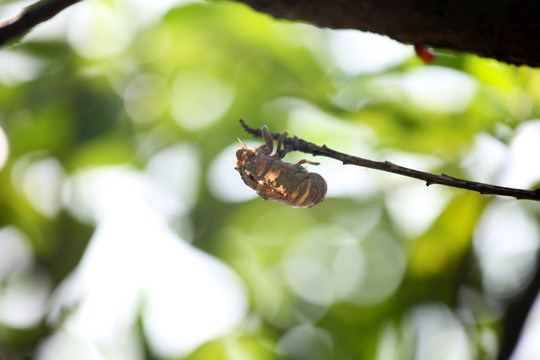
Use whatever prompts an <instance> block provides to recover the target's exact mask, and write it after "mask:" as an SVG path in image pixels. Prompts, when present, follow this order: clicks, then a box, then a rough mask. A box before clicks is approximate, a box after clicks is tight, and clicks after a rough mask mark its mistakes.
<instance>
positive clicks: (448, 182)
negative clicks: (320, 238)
mask: <svg viewBox="0 0 540 360" xmlns="http://www.w3.org/2000/svg"><path fill="white" fill-rule="evenodd" d="M240 123H241V124H242V127H243V128H244V130H246V132H248V133H249V134H251V135H253V136H254V137H258V138H260V137H262V133H261V129H253V128H251V127H249V126H248V125H247V124H246V123H245V122H244V121H243V120H242V119H240ZM270 135H271V136H272V138H273V139H277V138H278V136H279V135H280V134H278V133H273V132H271V133H270ZM284 145H285V148H286V149H287V151H301V152H304V153H308V154H312V155H315V156H326V157H329V158H332V159H336V160H339V161H341V162H342V163H343V165H347V164H349V165H357V166H362V167H366V168H370V169H376V170H382V171H386V172H391V173H394V174H399V175H403V176H407V177H411V178H414V179H419V180H423V181H425V182H426V186H429V185H432V184H439V185H445V186H451V187H455V188H461V189H466V190H472V191H477V192H479V193H480V194H483V195H501V196H512V197H515V198H516V199H528V200H537V201H539V200H540V189H538V188H537V189H536V190H523V189H513V188H508V187H503V186H497V185H490V184H484V183H480V182H476V181H469V180H463V179H459V178H455V177H453V176H449V175H446V174H441V175H435V174H431V173H427V172H423V171H418V170H414V169H409V168H406V167H404V166H400V165H396V164H394V163H391V162H389V161H373V160H369V159H364V158H361V157H357V156H353V155H348V154H344V153H341V152H339V151H336V150H332V149H330V148H329V147H327V146H326V145H323V146H322V147H321V146H318V145H315V144H313V143H311V142H308V141H305V140H303V139H299V138H298V137H296V136H295V137H292V138H291V137H287V138H286V139H285V140H284Z"/></svg>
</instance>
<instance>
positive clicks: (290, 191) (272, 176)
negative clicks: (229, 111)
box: [236, 126, 327, 208]
mask: <svg viewBox="0 0 540 360" xmlns="http://www.w3.org/2000/svg"><path fill="white" fill-rule="evenodd" d="M262 130H263V137H264V139H265V141H266V144H264V145H262V146H260V147H258V148H254V147H250V146H247V145H246V144H243V145H242V146H241V147H240V148H239V149H238V150H237V151H236V159H237V161H236V170H237V171H238V172H239V173H240V176H241V177H242V180H243V181H244V182H245V183H246V185H247V186H249V187H250V188H252V189H254V190H255V191H256V192H257V194H258V195H259V196H260V197H262V198H263V199H264V200H268V199H271V200H275V201H278V202H281V203H284V204H287V205H289V206H292V207H296V208H309V207H312V206H315V205H317V204H319V203H320V202H321V201H323V200H324V197H325V195H326V189H327V186H326V181H325V180H324V178H323V177H322V176H321V175H319V174H317V173H312V172H308V171H307V170H306V169H305V168H304V167H303V166H301V164H303V163H311V164H316V165H317V163H313V162H310V161H308V160H302V161H299V162H298V163H296V164H292V163H288V162H285V161H283V160H282V159H281V156H283V155H281V152H280V149H281V143H282V140H283V138H284V137H286V135H287V133H286V132H284V133H283V134H282V135H281V136H280V138H279V139H278V150H277V151H276V153H275V154H274V155H271V153H272V150H273V140H272V138H271V137H270V134H269V133H268V129H267V128H266V126H263V128H262Z"/></svg>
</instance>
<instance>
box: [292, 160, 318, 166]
mask: <svg viewBox="0 0 540 360" xmlns="http://www.w3.org/2000/svg"><path fill="white" fill-rule="evenodd" d="M302 164H311V165H321V163H319V162H317V161H311V160H306V159H303V160H300V161H299V162H297V163H296V165H302Z"/></svg>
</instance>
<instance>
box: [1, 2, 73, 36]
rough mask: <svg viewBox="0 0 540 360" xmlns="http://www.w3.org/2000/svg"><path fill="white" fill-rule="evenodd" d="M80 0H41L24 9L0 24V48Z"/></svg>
mask: <svg viewBox="0 0 540 360" xmlns="http://www.w3.org/2000/svg"><path fill="white" fill-rule="evenodd" d="M79 1H81V0H42V1H39V2H37V3H35V4H33V5H30V6H28V7H26V8H24V9H23V10H22V11H21V12H20V13H19V14H17V15H15V16H13V17H11V18H9V19H6V20H4V21H1V22H0V46H3V45H5V44H6V43H7V42H9V41H10V40H12V39H17V38H19V37H20V36H22V35H24V34H25V33H27V32H28V31H29V30H30V29H32V28H33V27H34V26H36V25H37V24H39V23H42V22H44V21H47V20H49V19H50V18H52V17H53V16H55V15H56V14H58V13H59V12H60V11H62V10H64V9H65V8H67V7H69V6H71V5H73V4H75V3H77V2H79Z"/></svg>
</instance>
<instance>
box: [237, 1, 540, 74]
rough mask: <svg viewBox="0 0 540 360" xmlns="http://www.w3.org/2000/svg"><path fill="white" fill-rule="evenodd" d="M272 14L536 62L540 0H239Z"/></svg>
mask: <svg viewBox="0 0 540 360" xmlns="http://www.w3.org/2000/svg"><path fill="white" fill-rule="evenodd" d="M237 1H240V2H243V3H246V4H248V5H250V6H251V7H253V8H254V9H255V10H258V11H261V12H265V13H267V14H270V15H272V16H274V17H276V18H284V19H289V20H295V21H307V22H309V23H312V24H314V25H317V26H319V27H329V28H334V29H358V30H363V31H370V32H374V33H378V34H382V35H387V36H389V37H391V38H393V39H395V40H398V41H400V42H404V43H411V44H422V45H430V46H435V47H441V48H448V49H453V50H457V51H464V52H470V53H473V54H477V55H480V56H484V57H489V58H493V59H497V60H500V61H504V62H507V63H511V64H518V65H521V64H526V65H530V66H537V67H538V66H540V41H538V39H540V17H539V16H538V14H540V2H539V1H534V0H497V1H470V0H436V1H417V0H339V1H337V0H336V1H328V0H294V1H290V0H237Z"/></svg>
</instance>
